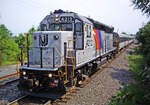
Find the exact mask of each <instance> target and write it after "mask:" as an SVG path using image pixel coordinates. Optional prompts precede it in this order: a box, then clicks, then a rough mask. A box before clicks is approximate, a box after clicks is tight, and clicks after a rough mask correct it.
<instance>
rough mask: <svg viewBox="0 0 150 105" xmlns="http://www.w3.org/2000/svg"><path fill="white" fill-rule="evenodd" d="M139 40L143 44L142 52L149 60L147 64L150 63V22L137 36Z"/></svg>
mask: <svg viewBox="0 0 150 105" xmlns="http://www.w3.org/2000/svg"><path fill="white" fill-rule="evenodd" d="M136 35H137V36H136V38H137V40H138V41H139V42H140V43H141V44H142V46H141V52H142V54H143V55H144V56H146V58H147V60H148V61H147V62H148V63H149V62H150V22H149V23H147V24H146V25H145V26H144V27H142V28H141V29H140V30H139V32H137V34H136ZM149 65H150V63H149Z"/></svg>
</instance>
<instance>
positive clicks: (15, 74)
mask: <svg viewBox="0 0 150 105" xmlns="http://www.w3.org/2000/svg"><path fill="white" fill-rule="evenodd" d="M19 75H20V72H18V73H13V74H9V75H6V76H2V77H0V81H3V80H6V79H9V78H12V77H17V76H19Z"/></svg>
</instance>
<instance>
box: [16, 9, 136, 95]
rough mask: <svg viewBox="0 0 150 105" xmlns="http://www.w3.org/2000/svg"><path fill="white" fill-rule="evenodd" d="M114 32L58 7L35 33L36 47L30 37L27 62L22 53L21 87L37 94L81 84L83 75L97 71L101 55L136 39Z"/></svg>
mask: <svg viewBox="0 0 150 105" xmlns="http://www.w3.org/2000/svg"><path fill="white" fill-rule="evenodd" d="M113 31H114V28H113V27H110V26H108V25H105V24H103V23H100V22H98V21H96V20H94V19H91V18H87V17H84V16H81V15H78V14H77V13H74V12H65V11H62V10H55V11H54V12H53V13H51V14H50V15H47V16H46V17H45V18H44V19H43V20H42V21H41V23H40V31H38V32H35V33H33V46H29V45H28V43H29V42H28V40H27V45H28V46H27V47H26V48H27V50H26V52H27V63H24V62H23V53H22V56H21V66H20V67H19V70H20V72H21V74H20V81H19V85H18V87H19V89H20V90H21V91H22V92H24V93H26V94H30V95H32V94H33V93H34V94H36V95H37V93H38V92H37V91H40V90H42V91H44V90H51V89H52V88H55V89H57V91H62V90H65V88H66V87H71V86H74V85H79V81H81V80H83V79H84V75H86V76H90V75H91V74H92V73H93V72H95V71H97V68H98V62H100V61H101V59H102V58H105V57H106V58H107V59H109V58H110V57H112V56H115V54H116V53H117V50H118V49H121V48H123V47H125V46H127V45H128V44H129V43H131V42H132V41H133V40H132V38H123V39H122V38H121V37H120V36H119V35H118V34H117V33H114V32H113ZM126 37H127V36H126ZM27 39H28V38H27ZM22 50H23V48H22ZM22 52H23V51H22Z"/></svg>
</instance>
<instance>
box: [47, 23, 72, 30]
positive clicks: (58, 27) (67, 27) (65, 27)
mask: <svg viewBox="0 0 150 105" xmlns="http://www.w3.org/2000/svg"><path fill="white" fill-rule="evenodd" d="M48 30H49V31H72V24H50V25H49V29H48Z"/></svg>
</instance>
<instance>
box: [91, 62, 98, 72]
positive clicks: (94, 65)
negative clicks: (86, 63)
mask: <svg viewBox="0 0 150 105" xmlns="http://www.w3.org/2000/svg"><path fill="white" fill-rule="evenodd" d="M92 70H93V71H95V72H96V71H98V64H97V63H93V68H92Z"/></svg>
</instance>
